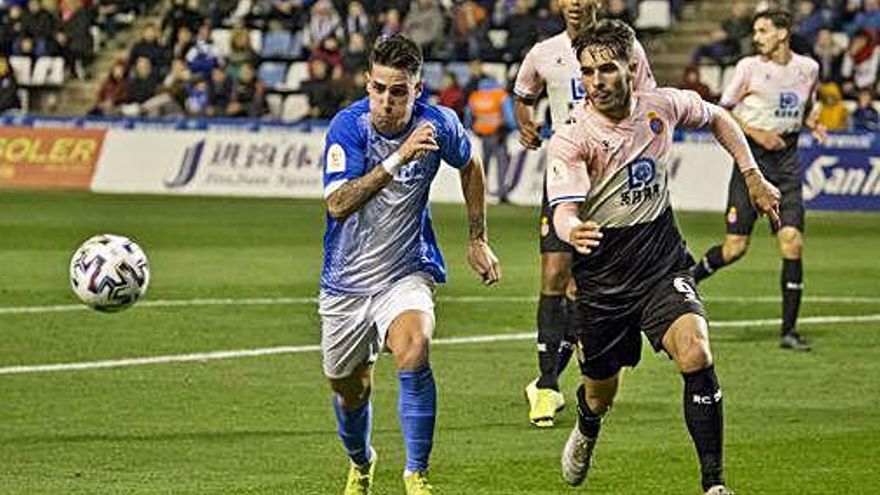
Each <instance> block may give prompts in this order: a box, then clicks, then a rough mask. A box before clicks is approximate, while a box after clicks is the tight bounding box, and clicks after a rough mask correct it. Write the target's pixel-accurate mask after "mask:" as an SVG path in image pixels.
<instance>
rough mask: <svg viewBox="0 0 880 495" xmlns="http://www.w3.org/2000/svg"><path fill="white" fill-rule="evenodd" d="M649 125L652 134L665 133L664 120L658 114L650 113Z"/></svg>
mask: <svg viewBox="0 0 880 495" xmlns="http://www.w3.org/2000/svg"><path fill="white" fill-rule="evenodd" d="M648 125H649V126H650V127H651V132H653V133H654V134H660V133H661V132H663V128H664V124H663V120H661V119H660V116H659V115H657V112H648Z"/></svg>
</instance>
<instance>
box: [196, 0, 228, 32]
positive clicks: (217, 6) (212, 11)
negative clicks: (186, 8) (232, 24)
mask: <svg viewBox="0 0 880 495" xmlns="http://www.w3.org/2000/svg"><path fill="white" fill-rule="evenodd" d="M237 6H238V0H202V2H200V9H199V13H200V14H201V15H202V17H203V18H204V19H206V20H207V21H208V24H210V26H211V27H212V28H218V27H220V26H222V25H223V21H224V20H225V19H226V18H227V17H229V15H230V14H232V11H233V10H235V7H237Z"/></svg>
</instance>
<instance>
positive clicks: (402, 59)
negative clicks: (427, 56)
mask: <svg viewBox="0 0 880 495" xmlns="http://www.w3.org/2000/svg"><path fill="white" fill-rule="evenodd" d="M422 62H423V58H422V50H421V49H420V48H419V45H417V44H416V43H415V42H414V41H413V40H411V39H409V38H407V37H405V36H401V35H399V34H395V35H393V36H381V37H379V39H378V40H376V43H375V44H373V50H372V51H371V52H370V69H372V68H373V66H374V65H384V66H386V67H392V68H394V69H400V70H405V71H406V72H407V73H408V74H409V75H411V76H416V75H419V74H420V73H421V71H422Z"/></svg>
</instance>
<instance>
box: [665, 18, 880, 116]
mask: <svg viewBox="0 0 880 495" xmlns="http://www.w3.org/2000/svg"><path fill="white" fill-rule="evenodd" d="M776 5H779V4H777V3H775V2H766V1H764V2H760V3H759V4H758V6H757V8H758V9H761V8H767V7H769V6H776ZM782 6H783V7H787V8H789V9H790V10H791V11H792V13H793V16H794V23H795V26H794V29H793V31H794V32H793V33H792V39H791V43H792V48H793V50H794V51H795V52H797V53H800V54H804V55H808V56H811V57H813V58H814V59H815V60H816V61H817V62H819V66H820V74H819V76H820V82H821V86H820V88H819V91H818V95H819V110H820V113H819V120H820V122H821V123H823V124H824V125H825V126H826V127H828V128H829V129H830V130H838V131H840V130H860V131H865V130H869V131H876V130H880V121H878V115H877V111H876V110H875V109H874V101H875V100H876V95H877V92H878V89H880V84H878V83H880V81H878V77H877V76H878V71H880V48H878V41H880V0H793V1H791V2H790V3H789V2H787V3H785V4H783V5H782ZM752 15H753V11H752V9H751V8H750V6H749V4H747V3H745V2H735V3H734V4H733V5H732V8H731V15H730V17H729V18H728V19H726V20H725V21H724V22H722V23H721V25H720V26H719V27H718V29H717V30H715V31H713V32H712V34H711V36H710V39H709V40H707V43H705V44H702V45H699V46H698V47H696V49H695V50H694V53H693V57H692V63H691V65H690V66H688V67H686V68H685V70H684V76H683V80H682V86H683V87H687V88H691V89H694V90H695V91H697V92H698V93H700V94H701V96H703V98H704V99H706V100H709V101H715V100H717V99H718V97H719V95H720V92H721V91H722V90H723V87H724V86H725V84H726V82H727V81H728V80H729V77H731V76H732V74H733V66H734V64H736V61H737V60H738V59H739V58H740V57H741V56H743V55H748V54H751V53H752V47H751V16H752Z"/></svg>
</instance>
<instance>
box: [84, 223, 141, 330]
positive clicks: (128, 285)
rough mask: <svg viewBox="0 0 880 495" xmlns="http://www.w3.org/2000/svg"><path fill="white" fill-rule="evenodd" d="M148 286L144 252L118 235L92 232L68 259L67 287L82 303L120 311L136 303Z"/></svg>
mask: <svg viewBox="0 0 880 495" xmlns="http://www.w3.org/2000/svg"><path fill="white" fill-rule="evenodd" d="M149 285H150V265H149V262H148V261H147V255H146V254H144V251H143V250H142V249H141V248H140V246H138V245H137V244H135V243H134V242H133V241H132V240H131V239H129V238H127V237H123V236H121V235H113V234H101V235H96V236H94V237H92V238H90V239H88V240H87V241H86V242H84V243H82V245H81V246H80V247H79V249H77V250H76V252H75V253H73V258H71V260H70V286H71V288H73V293H74V294H76V297H78V298H79V300H80V301H82V302H83V304H85V305H86V306H89V307H90V308H93V309H96V310H98V311H105V312H116V311H122V310H123V309H126V308H128V307H130V306H131V305H132V304H134V303H135V302H137V300H138V299H140V298H141V297H143V295H144V294H145V293H146V292H147V287H148V286H149Z"/></svg>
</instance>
